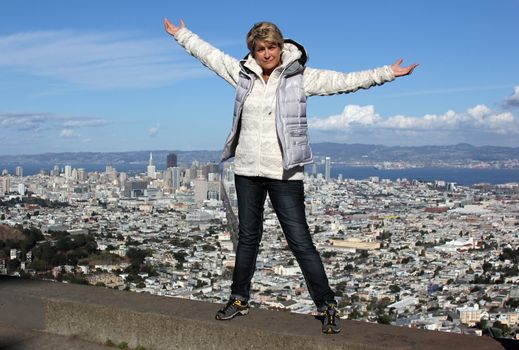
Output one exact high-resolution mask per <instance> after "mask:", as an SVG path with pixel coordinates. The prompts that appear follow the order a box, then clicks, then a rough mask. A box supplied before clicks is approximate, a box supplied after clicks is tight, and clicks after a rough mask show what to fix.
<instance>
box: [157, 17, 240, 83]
mask: <svg viewBox="0 0 519 350" xmlns="http://www.w3.org/2000/svg"><path fill="white" fill-rule="evenodd" d="M164 29H165V30H166V32H167V33H168V34H170V35H172V36H173V37H174V38H175V40H176V41H177V42H178V43H179V44H180V45H181V46H182V47H183V48H185V49H186V51H187V52H188V53H189V54H191V55H193V56H194V57H196V58H197V59H198V60H199V61H200V62H201V63H202V64H203V65H205V66H206V67H208V68H209V69H211V70H212V71H213V72H215V73H216V74H218V75H219V76H220V77H222V78H224V79H225V80H226V81H227V82H228V83H229V84H231V85H232V86H236V83H237V81H238V78H239V72H240V65H239V61H238V60H237V59H235V58H234V57H231V56H229V55H226V54H225V53H223V52H222V51H220V50H218V49H217V48H216V47H214V46H212V45H211V44H209V43H208V42H206V41H204V40H202V39H200V38H199V37H198V35H196V34H194V33H193V32H191V31H190V30H189V29H188V28H186V24H185V23H184V20H183V19H181V20H180V25H178V26H177V25H175V24H173V23H171V22H170V21H169V19H167V18H165V19H164Z"/></svg>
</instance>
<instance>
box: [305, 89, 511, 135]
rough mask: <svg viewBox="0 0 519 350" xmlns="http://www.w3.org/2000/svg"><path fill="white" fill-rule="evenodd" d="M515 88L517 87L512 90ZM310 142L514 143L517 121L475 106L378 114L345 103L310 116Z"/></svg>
mask: <svg viewBox="0 0 519 350" xmlns="http://www.w3.org/2000/svg"><path fill="white" fill-rule="evenodd" d="M516 90H517V89H516ZM309 125H310V127H311V131H312V133H313V134H314V136H317V137H313V140H314V141H317V142H319V141H331V140H333V141H337V142H360V143H382V144H401V145H404V144H409V145H419V144H422V145H423V144H454V143H459V142H468V143H473V144H481V143H482V142H485V143H489V144H507V145H510V144H514V145H517V141H516V140H517V138H518V136H519V120H518V119H517V118H515V116H514V115H513V114H512V113H511V112H508V111H499V110H493V109H491V108H489V107H487V106H485V105H482V104H481V105H476V106H474V107H472V108H469V109H468V110H466V111H465V112H456V111H453V110H449V111H447V112H445V113H444V114H425V115H423V116H421V117H414V116H405V115H395V116H390V117H385V118H384V117H382V116H380V115H379V114H378V113H376V111H375V108H374V107H373V106H357V105H349V106H346V107H345V108H344V110H343V112H342V114H340V115H333V116H330V117H325V118H310V119H309Z"/></svg>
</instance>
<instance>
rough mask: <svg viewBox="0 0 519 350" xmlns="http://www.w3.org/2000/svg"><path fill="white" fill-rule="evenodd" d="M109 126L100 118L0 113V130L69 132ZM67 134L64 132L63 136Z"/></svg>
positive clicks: (107, 122)
mask: <svg viewBox="0 0 519 350" xmlns="http://www.w3.org/2000/svg"><path fill="white" fill-rule="evenodd" d="M108 124H110V122H109V121H108V120H106V119H100V118H70V117H61V116H57V115H53V114H51V113H30V112H28V113H0V128H2V129H14V130H18V131H33V132H39V131H42V130H45V129H60V130H71V129H73V128H84V127H102V126H106V125H108ZM66 134H67V132H65V135H66Z"/></svg>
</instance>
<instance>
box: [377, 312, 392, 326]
mask: <svg viewBox="0 0 519 350" xmlns="http://www.w3.org/2000/svg"><path fill="white" fill-rule="evenodd" d="M377 323H381V324H391V316H389V315H388V314H382V315H379V316H378V318H377Z"/></svg>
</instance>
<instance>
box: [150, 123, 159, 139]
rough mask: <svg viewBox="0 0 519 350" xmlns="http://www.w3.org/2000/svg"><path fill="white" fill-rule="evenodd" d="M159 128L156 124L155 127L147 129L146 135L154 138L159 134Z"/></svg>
mask: <svg viewBox="0 0 519 350" xmlns="http://www.w3.org/2000/svg"><path fill="white" fill-rule="evenodd" d="M159 126H160V125H158V124H157V125H155V126H153V127H151V128H149V129H148V135H150V136H151V137H154V136H156V135H157V134H158V132H159Z"/></svg>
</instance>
